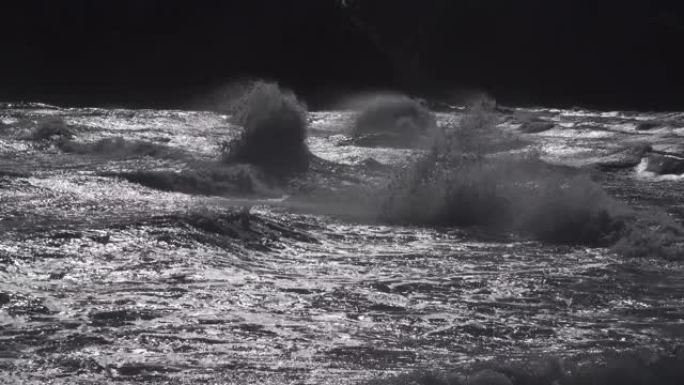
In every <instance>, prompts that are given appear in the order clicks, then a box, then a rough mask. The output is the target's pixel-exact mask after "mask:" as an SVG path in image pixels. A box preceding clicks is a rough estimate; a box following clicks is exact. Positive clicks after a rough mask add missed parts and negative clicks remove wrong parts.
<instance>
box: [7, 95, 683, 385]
mask: <svg viewBox="0 0 684 385" xmlns="http://www.w3.org/2000/svg"><path fill="white" fill-rule="evenodd" d="M459 114H460V112H459V111H458V110H454V111H452V112H448V113H440V114H438V123H439V124H447V123H448V122H449V121H451V120H453V119H457V118H458V116H459ZM516 114H517V115H516ZM520 114H526V115H533V116H536V117H537V118H538V119H539V121H540V122H543V124H546V126H545V127H543V128H544V129H542V127H541V126H540V128H539V129H530V130H527V131H528V132H522V131H524V130H522V131H521V128H520V124H519V122H517V121H516V120H515V116H518V115H520ZM50 119H53V120H55V121H58V120H59V121H62V122H65V123H66V124H67V125H68V126H69V127H70V129H69V132H67V133H65V132H61V131H60V130H59V127H58V128H57V129H54V130H53V131H49V132H44V133H42V136H41V135H40V134H39V133H38V134H37V133H36V130H35V127H36V122H38V121H46V120H47V121H49V120H50ZM352 119H353V113H352V112H346V111H328V112H313V113H310V114H309V122H308V131H309V132H308V139H307V143H308V146H309V149H310V150H311V152H312V153H313V155H315V156H316V157H317V158H318V159H320V162H319V165H318V166H315V167H314V168H313V169H312V171H310V172H308V173H307V174H306V175H305V176H300V177H298V179H297V180H295V181H294V182H292V183H291V185H290V186H295V187H289V188H285V187H277V186H275V185H274V186H266V187H263V189H261V190H260V193H259V194H244V193H233V192H231V191H226V190H224V189H222V186H221V185H220V183H218V182H216V181H215V180H212V179H211V178H209V180H197V179H192V178H189V179H182V178H181V179H180V180H179V179H178V178H175V179H174V178H173V177H171V176H172V175H178V174H179V173H185V174H184V175H193V174H197V173H201V172H204V171H205V170H206V169H207V168H210V167H218V166H215V164H216V160H217V159H218V158H219V157H220V154H221V151H222V148H223V143H224V142H225V141H227V140H229V139H231V138H234V137H236V135H238V132H239V131H240V127H237V126H235V125H233V124H231V123H230V119H229V117H228V116H226V115H221V114H217V113H213V112H193V111H175V110H173V111H162V110H123V109H95V108H82V109H80V108H76V109H67V108H57V107H52V106H47V105H38V104H30V105H9V104H8V105H3V106H2V108H1V109H0V382H3V381H4V382H7V383H41V382H47V381H50V383H53V384H76V383H83V384H86V383H105V382H109V381H116V383H121V384H126V383H131V384H132V383H147V382H149V383H170V384H176V383H222V384H224V383H225V384H233V383H234V384H250V383H261V384H324V383H325V384H356V383H362V382H364V381H367V380H370V379H373V378H377V377H387V376H391V375H396V374H399V373H405V372H410V371H415V370H449V369H450V368H454V367H458V366H459V365H465V364H467V363H469V362H474V361H478V360H487V359H492V358H497V357H508V358H511V357H524V356H535V355H536V356H546V355H548V356H556V357H574V356H581V355H583V356H586V357H592V356H593V355H596V356H600V355H601V354H602V353H604V352H605V351H609V350H610V351H630V350H635V349H647V350H651V351H660V350H671V349H674V348H675V347H677V346H681V344H682V342H684V265H683V264H682V262H681V260H679V261H677V260H676V259H675V260H667V259H659V258H649V257H648V256H645V257H643V258H624V257H621V256H618V255H615V254H614V253H612V252H611V251H610V250H608V249H605V248H590V247H586V246H567V245H555V244H549V243H544V242H536V241H533V240H525V239H518V238H510V239H509V238H501V237H496V236H490V235H489V234H486V233H483V232H482V231H479V230H474V229H469V228H456V227H430V226H422V227H418V226H415V227H414V226H408V225H406V226H398V225H388V224H385V223H383V222H381V221H375V220H373V218H372V215H370V214H369V215H356V214H357V213H354V214H353V215H352V213H350V211H352V210H351V209H347V207H346V206H345V205H343V204H340V205H339V206H337V207H333V206H335V205H332V204H328V205H327V206H325V205H323V204H319V203H317V202H320V199H319V196H321V195H325V194H333V193H334V192H336V191H342V190H345V189H347V190H348V189H350V188H354V187H367V186H373V185H376V184H381V183H382V181H383V180H386V179H387V178H388V175H389V174H390V173H391V172H392V171H391V170H392V169H396V168H400V167H402V165H404V164H406V163H408V162H410V161H411V159H413V158H414V157H416V156H418V155H419V153H420V151H421V150H408V149H396V148H388V147H382V146H376V147H360V146H356V145H354V144H353V143H352V142H350V141H349V140H348V139H349V137H348V135H349V134H348V132H349V131H348V127H349V125H350V122H351V121H352ZM540 124H541V123H540ZM498 127H499V128H500V129H501V130H503V131H505V132H510V133H515V134H516V135H519V136H520V137H522V138H524V139H525V140H527V141H529V143H530V146H535V148H536V151H538V152H539V154H540V156H541V158H542V159H544V161H546V162H549V163H552V164H556V165H563V166H568V167H574V168H582V169H587V170H589V171H588V172H589V173H591V175H592V178H593V179H595V180H596V181H597V182H598V183H600V184H601V185H602V186H603V187H604V188H605V189H606V191H608V193H610V194H611V195H612V196H614V197H616V198H617V199H619V200H620V201H623V202H625V203H626V204H628V205H630V206H631V207H636V208H640V209H642V210H650V209H651V208H653V209H659V210H664V211H666V212H667V213H668V214H669V215H670V216H672V217H673V218H675V219H676V220H678V221H680V222H681V221H682V220H684V178H683V177H682V175H681V174H682V173H684V171H679V172H678V169H677V167H680V166H684V160H682V164H680V165H679V166H678V165H677V163H676V161H678V160H681V158H682V157H684V114H676V113H658V114H655V113H653V114H646V113H630V112H608V113H606V112H593V111H586V110H580V109H574V110H554V109H527V110H522V109H516V110H511V111H508V112H502V113H501V116H500V119H499V122H498ZM67 135H68V136H69V146H70V147H68V148H67V147H65V146H64V145H62V146H59V145H56V142H57V139H58V137H60V136H67ZM642 143H648V144H649V145H650V146H651V148H652V152H651V155H644V154H643V153H641V152H639V151H635V150H634V149H635V148H637V147H638V146H639V145H640V144H642ZM654 154H655V155H654ZM659 157H661V158H659ZM662 157H667V158H668V159H669V160H671V161H672V162H673V163H672V164H669V165H668V166H667V167H665V166H662V165H660V166H659V165H657V164H656V165H654V163H657V162H659V161H662ZM209 165H211V166H209ZM664 168H667V169H664ZM170 175H171V176H170ZM155 178H156V179H155ZM150 180H152V181H153V182H154V183H151V182H150ZM324 206H325V207H324Z"/></svg>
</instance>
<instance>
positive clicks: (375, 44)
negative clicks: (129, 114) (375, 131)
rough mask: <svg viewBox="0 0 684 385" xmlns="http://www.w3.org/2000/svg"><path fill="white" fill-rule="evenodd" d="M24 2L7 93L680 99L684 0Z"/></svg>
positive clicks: (128, 97)
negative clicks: (266, 85)
mask: <svg viewBox="0 0 684 385" xmlns="http://www.w3.org/2000/svg"><path fill="white" fill-rule="evenodd" d="M347 3H348V4H347V6H346V7H342V6H340V4H339V2H338V1H335V0H243V1H218V0H214V1H211V0H206V1H199V0H198V1H177V0H117V1H111V0H97V1H94V0H70V1H67V0H61V1H60V0H42V1H38V0H33V1H32V0H28V1H16V2H13V4H8V2H3V3H2V5H0V16H1V17H0V33H1V34H2V35H1V36H2V37H1V39H2V46H0V100H13V101H19V100H26V101H45V102H50V103H56V104H61V105H103V106H131V107H191V106H196V105H197V103H198V100H202V98H203V95H209V94H211V93H212V92H214V91H215V90H217V89H220V88H221V87H222V86H223V85H225V84H228V83H230V82H231V81H233V80H236V79H241V78H246V77H264V78H267V79H273V80H278V81H280V82H281V83H283V84H285V85H286V86H288V87H291V88H293V89H294V90H295V91H297V93H298V94H300V95H301V96H302V97H303V98H304V99H305V100H306V101H307V102H308V103H309V105H310V106H312V107H313V108H324V107H326V106H329V105H330V103H332V102H333V101H335V100H336V98H338V97H339V96H341V95H343V94H345V93H346V92H355V91H363V90H372V89H396V90H402V91H405V92H410V93H414V94H419V95H422V96H426V97H432V98H439V99H454V98H455V95H459V94H460V95H463V94H467V93H469V92H477V91H485V92H488V93H489V94H491V95H492V96H494V97H495V98H497V100H499V102H501V103H503V104H508V105H545V106H565V107H568V106H585V107H593V108H603V109H608V108H620V109H641V110H648V109H660V110H663V109H684V75H683V72H684V71H682V68H684V60H682V58H681V57H680V56H682V52H681V51H682V50H684V5H678V4H677V3H679V4H682V3H683V2H672V4H668V3H665V2H656V1H629V0H627V1H614V0H605V1H600V0H594V1H584V0H557V1H553V0H517V1H513V0H498V1H495V0H414V1H408V0H357V1H351V0H348V1H347Z"/></svg>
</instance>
